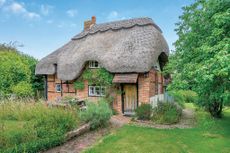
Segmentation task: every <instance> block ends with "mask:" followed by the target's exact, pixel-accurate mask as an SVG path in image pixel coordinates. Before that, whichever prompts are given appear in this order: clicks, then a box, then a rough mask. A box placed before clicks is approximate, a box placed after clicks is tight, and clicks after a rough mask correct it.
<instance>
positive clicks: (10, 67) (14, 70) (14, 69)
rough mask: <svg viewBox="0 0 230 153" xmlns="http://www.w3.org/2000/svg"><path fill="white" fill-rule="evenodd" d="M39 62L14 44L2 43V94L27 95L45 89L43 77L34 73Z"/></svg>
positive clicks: (0, 83)
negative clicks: (20, 50)
mask: <svg viewBox="0 0 230 153" xmlns="http://www.w3.org/2000/svg"><path fill="white" fill-rule="evenodd" d="M37 62H38V61H37V60H36V59H35V58H33V57H31V56H29V55H26V54H23V53H20V52H19V51H17V49H16V48H15V47H14V46H11V45H7V44H0V63H1V64H0V96H1V95H3V96H4V95H9V94H16V95H18V96H19V97H25V96H32V95H36V91H37V90H43V78H42V77H39V76H35V74H34V73H35V66H36V64H37ZM19 90H21V91H22V92H20V91H19ZM24 93H25V94H24Z"/></svg>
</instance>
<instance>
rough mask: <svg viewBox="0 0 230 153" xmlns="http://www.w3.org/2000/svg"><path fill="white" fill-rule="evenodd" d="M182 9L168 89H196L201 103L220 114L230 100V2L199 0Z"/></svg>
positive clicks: (216, 115)
mask: <svg viewBox="0 0 230 153" xmlns="http://www.w3.org/2000/svg"><path fill="white" fill-rule="evenodd" d="M183 10H184V13H183V15H182V16H180V21H179V22H178V23H177V24H176V25H177V28H176V32H177V34H178V36H179V39H178V40H177V41H176V42H175V48H176V51H175V52H174V53H173V54H172V55H171V57H170V60H169V61H170V62H169V64H168V66H167V68H166V72H168V73H171V74H172V75H173V80H172V84H171V85H170V86H169V89H170V90H172V89H174V90H180V89H183V90H193V91H195V92H196V93H198V95H199V104H200V105H202V106H205V107H207V108H208V109H209V111H210V113H211V114H212V115H213V116H215V117H220V116H221V112H222V106H223V104H227V103H229V102H230V92H229V87H230V82H229V78H230V75H229V72H230V64H229V63H230V52H229V51H230V45H229V44H230V38H229V36H230V31H229V29H230V18H229V16H230V1H229V0H219V1H216V0H197V1H195V3H194V4H191V5H190V6H186V7H184V8H183Z"/></svg>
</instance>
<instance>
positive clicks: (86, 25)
mask: <svg viewBox="0 0 230 153" xmlns="http://www.w3.org/2000/svg"><path fill="white" fill-rule="evenodd" d="M94 24H96V17H95V16H92V18H91V20H87V21H85V22H84V30H89V29H90V28H91V27H92V26H93V25H94Z"/></svg>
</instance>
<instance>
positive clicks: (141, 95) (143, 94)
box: [138, 73, 150, 105]
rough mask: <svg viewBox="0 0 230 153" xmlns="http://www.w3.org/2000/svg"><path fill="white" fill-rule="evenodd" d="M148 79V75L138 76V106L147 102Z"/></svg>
mask: <svg viewBox="0 0 230 153" xmlns="http://www.w3.org/2000/svg"><path fill="white" fill-rule="evenodd" d="M149 82H150V78H149V77H148V73H146V74H139V76H138V102H139V105H141V104H142V103H148V102H149V86H150V84H149Z"/></svg>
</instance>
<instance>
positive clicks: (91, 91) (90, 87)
mask: <svg viewBox="0 0 230 153" xmlns="http://www.w3.org/2000/svg"><path fill="white" fill-rule="evenodd" d="M94 94H95V92H94V87H93V86H89V95H90V96H93V95H94Z"/></svg>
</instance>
